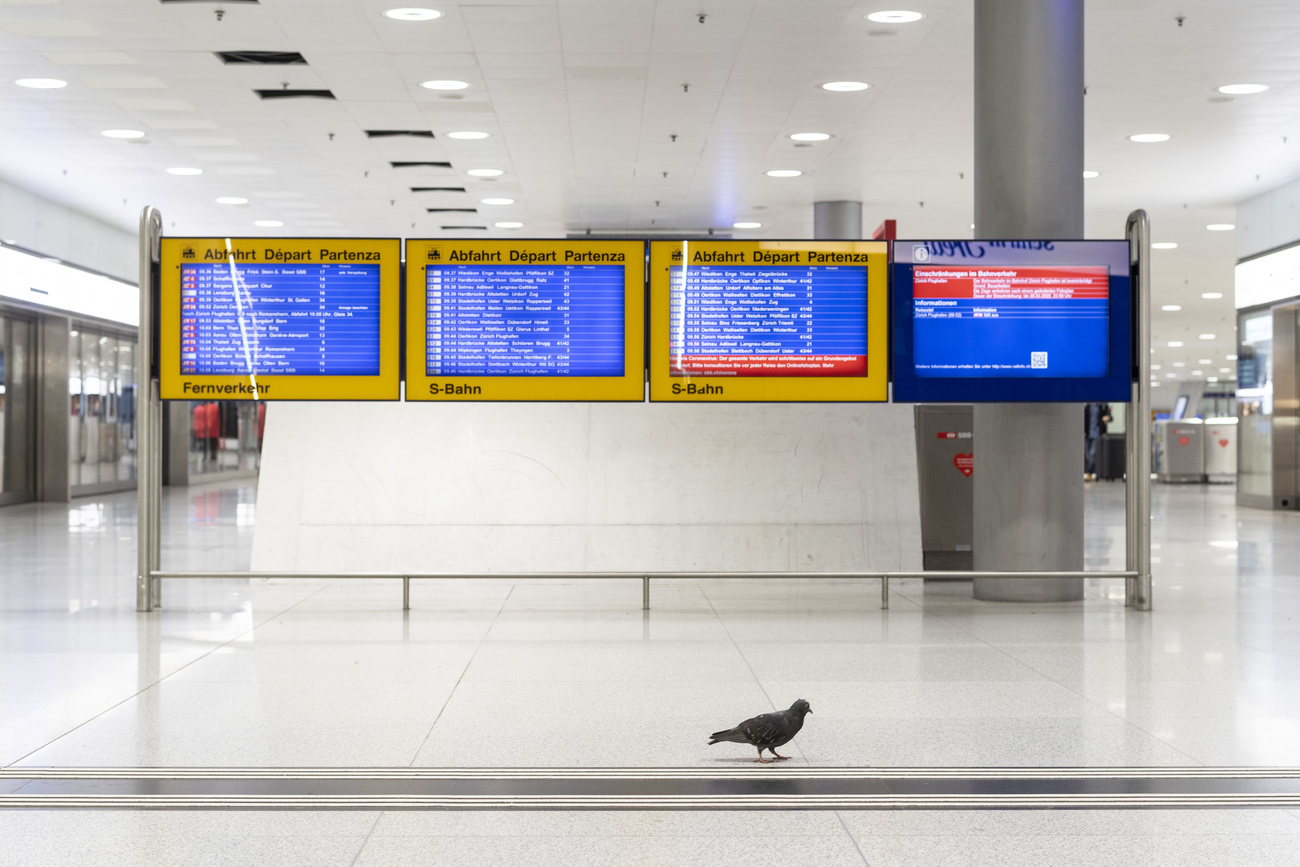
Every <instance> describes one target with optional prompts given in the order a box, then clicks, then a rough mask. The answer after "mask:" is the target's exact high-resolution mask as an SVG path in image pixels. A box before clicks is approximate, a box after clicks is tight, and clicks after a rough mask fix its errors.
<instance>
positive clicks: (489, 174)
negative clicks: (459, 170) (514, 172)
mask: <svg viewBox="0 0 1300 867" xmlns="http://www.w3.org/2000/svg"><path fill="white" fill-rule="evenodd" d="M465 174H467V175H469V176H470V177H473V178H499V177H501V176H502V175H504V174H505V172H503V171H501V170H500V169H470V170H469V171H468V172H466V173H465Z"/></svg>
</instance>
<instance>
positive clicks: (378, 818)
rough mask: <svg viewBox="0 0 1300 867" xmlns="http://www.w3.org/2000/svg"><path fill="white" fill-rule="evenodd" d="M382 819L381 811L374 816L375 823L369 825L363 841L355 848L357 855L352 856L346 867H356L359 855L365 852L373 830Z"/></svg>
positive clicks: (373, 832)
mask: <svg viewBox="0 0 1300 867" xmlns="http://www.w3.org/2000/svg"><path fill="white" fill-rule="evenodd" d="M383 818H384V813H383V811H382V810H381V811H380V812H379V814H378V815H377V816H375V821H373V822H371V823H370V830H369V831H367V832H366V837H365V839H364V840H362V841H361V845H360V846H358V847H357V854H355V855H353V856H352V860H351V861H350V862H348V867H356V864H357V861H358V860H359V859H360V858H361V853H362V852H364V851H366V846H367V845H368V844H369V843H370V838H371V837H373V836H374V834H375V829H376V828H378V827H379V823H380V822H381V821H382V820H383Z"/></svg>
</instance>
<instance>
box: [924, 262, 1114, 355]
mask: <svg viewBox="0 0 1300 867" xmlns="http://www.w3.org/2000/svg"><path fill="white" fill-rule="evenodd" d="M912 299H913V300H912V352H913V367H914V369H915V371H916V375H917V376H931V377H933V376H941V377H950V376H973V377H987V376H1034V377H1076V376H1088V377H1104V376H1105V375H1106V373H1107V371H1108V369H1109V365H1110V360H1109V358H1108V353H1107V344H1108V342H1109V328H1110V272H1109V270H1108V269H1107V268H1106V267H1105V266H1063V265H1058V266H1044V265H1016V266H1001V267H999V266H993V265H974V266H968V267H959V266H952V265H935V266H921V265H918V266H916V267H914V268H913V269H912Z"/></svg>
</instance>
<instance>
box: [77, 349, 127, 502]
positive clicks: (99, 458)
mask: <svg viewBox="0 0 1300 867" xmlns="http://www.w3.org/2000/svg"><path fill="white" fill-rule="evenodd" d="M68 341H69V343H68V395H69V397H68V409H69V430H68V448H69V455H68V460H69V467H68V479H69V483H70V484H71V486H72V494H73V496H76V495H77V494H79V493H89V492H90V491H92V490H93V491H102V490H105V489H108V488H129V487H131V486H132V485H134V483H135V466H136V463H135V356H136V344H135V341H133V340H129V339H126V338H123V337H119V336H117V335H113V334H108V333H104V332H101V331H97V330H94V329H90V328H86V327H85V326H79V327H77V328H74V329H73V330H72V331H70V332H69V334H68ZM78 489H80V490H78Z"/></svg>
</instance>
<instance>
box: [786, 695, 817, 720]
mask: <svg viewBox="0 0 1300 867" xmlns="http://www.w3.org/2000/svg"><path fill="white" fill-rule="evenodd" d="M790 713H792V714H794V715H795V716H797V717H803V716H804V714H810V713H812V705H810V704H808V702H806V701H804V700H803V699H799V700H798V701H796V702H795V703H794V704H792V705H790Z"/></svg>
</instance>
